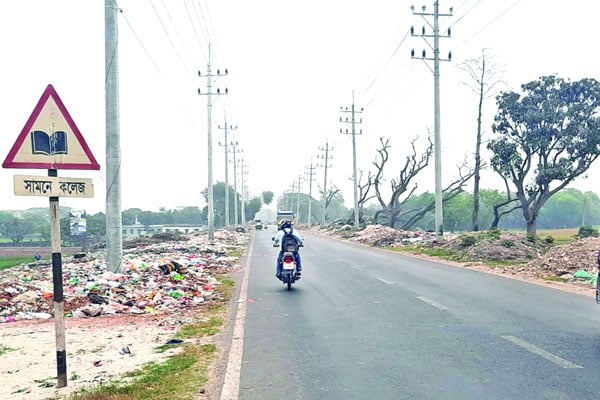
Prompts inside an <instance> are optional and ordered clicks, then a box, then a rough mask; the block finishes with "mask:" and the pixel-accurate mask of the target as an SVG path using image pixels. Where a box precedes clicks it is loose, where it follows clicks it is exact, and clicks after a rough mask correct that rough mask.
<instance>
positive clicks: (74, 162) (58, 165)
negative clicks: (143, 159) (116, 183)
mask: <svg viewBox="0 0 600 400" xmlns="http://www.w3.org/2000/svg"><path fill="white" fill-rule="evenodd" d="M2 167H4V168H40V169H96V170H98V169H100V165H99V164H98V163H97V162H96V159H95V158H94V155H93V154H92V152H91V151H90V149H89V147H88V145H87V143H86V142H85V140H84V139H83V136H82V135H81V132H79V129H78V128H77V126H76V125H75V122H73V119H72V118H71V116H70V115H69V112H68V111H67V109H66V108H65V106H64V104H63V102H62V101H61V100H60V97H58V94H57V93H56V91H55V90H54V87H53V86H52V85H48V86H47V87H46V90H44V93H43V94H42V97H40V100H39V101H38V103H37V105H36V106H35V108H34V109H33V112H32V113H31V116H30V117H29V119H28V120H27V123H25V126H24V127H23V130H22V131H21V134H19V136H18V137H17V141H16V142H15V144H14V145H13V147H12V148H11V149H10V152H9V153H8V156H6V159H5V160H4V162H3V163H2Z"/></svg>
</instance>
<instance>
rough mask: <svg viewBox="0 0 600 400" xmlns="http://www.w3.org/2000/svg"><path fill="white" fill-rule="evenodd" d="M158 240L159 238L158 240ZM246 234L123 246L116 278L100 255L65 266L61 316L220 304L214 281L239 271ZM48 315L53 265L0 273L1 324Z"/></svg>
mask: <svg viewBox="0 0 600 400" xmlns="http://www.w3.org/2000/svg"><path fill="white" fill-rule="evenodd" d="M159 235H160V234H159ZM248 240H249V235H248V234H245V233H239V232H229V231H217V232H215V240H214V244H209V242H208V237H207V236H206V234H190V235H175V236H172V237H169V236H167V237H165V236H164V235H163V236H158V237H153V238H152V239H151V240H148V239H141V238H140V239H136V240H133V241H132V242H133V244H132V242H128V243H124V245H123V248H124V250H123V262H122V265H121V270H120V271H119V272H112V271H109V270H108V269H107V265H106V261H105V255H104V251H97V252H94V253H91V254H89V255H88V254H86V255H85V256H84V257H81V255H79V257H77V258H75V257H73V259H72V260H65V259H64V257H63V263H62V270H63V293H64V309H65V316H66V317H72V318H80V317H97V316H100V315H116V314H144V313H166V312H169V313H172V312H177V311H182V310H188V309H192V308H194V307H198V306H201V305H203V304H207V303H211V302H214V301H217V300H219V299H220V298H221V296H222V292H221V291H220V290H219V285H220V284H221V283H220V282H219V280H218V279H217V276H219V275H220V274H223V273H227V272H229V271H231V270H233V269H236V268H239V257H237V256H228V254H232V253H233V254H241V253H242V251H241V250H242V249H243V248H244V247H245V246H246V245H247V243H248ZM53 314H54V299H53V284H52V265H51V263H48V262H43V261H42V262H35V263H30V264H24V265H20V266H16V267H13V268H9V269H7V270H3V271H1V272H0V322H13V321H19V320H24V319H47V318H51V317H52V316H53Z"/></svg>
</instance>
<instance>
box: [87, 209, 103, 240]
mask: <svg viewBox="0 0 600 400" xmlns="http://www.w3.org/2000/svg"><path fill="white" fill-rule="evenodd" d="M86 223H87V234H88V236H89V237H93V238H104V237H105V236H106V215H104V213H101V212H99V213H97V214H93V215H91V214H88V216H87V221H86Z"/></svg>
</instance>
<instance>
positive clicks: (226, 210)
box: [218, 112, 237, 228]
mask: <svg viewBox="0 0 600 400" xmlns="http://www.w3.org/2000/svg"><path fill="white" fill-rule="evenodd" d="M223 115H224V117H223V118H224V121H225V122H224V125H223V127H221V125H218V128H219V129H223V130H224V131H225V142H224V144H221V143H220V142H219V146H223V147H224V148H225V228H229V222H230V221H229V166H228V164H229V160H228V159H227V154H228V151H227V146H228V142H227V129H229V130H230V131H234V130H237V126H235V127H234V126H232V125H230V126H229V127H228V126H227V113H226V112H224V113H223Z"/></svg>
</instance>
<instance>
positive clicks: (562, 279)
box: [542, 276, 570, 282]
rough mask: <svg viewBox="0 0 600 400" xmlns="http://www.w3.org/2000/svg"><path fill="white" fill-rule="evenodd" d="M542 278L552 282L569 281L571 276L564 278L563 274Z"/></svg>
mask: <svg viewBox="0 0 600 400" xmlns="http://www.w3.org/2000/svg"><path fill="white" fill-rule="evenodd" d="M542 279H543V280H545V281H550V282H569V280H570V279H569V278H563V277H562V276H545V277H544V278H542Z"/></svg>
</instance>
